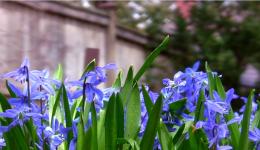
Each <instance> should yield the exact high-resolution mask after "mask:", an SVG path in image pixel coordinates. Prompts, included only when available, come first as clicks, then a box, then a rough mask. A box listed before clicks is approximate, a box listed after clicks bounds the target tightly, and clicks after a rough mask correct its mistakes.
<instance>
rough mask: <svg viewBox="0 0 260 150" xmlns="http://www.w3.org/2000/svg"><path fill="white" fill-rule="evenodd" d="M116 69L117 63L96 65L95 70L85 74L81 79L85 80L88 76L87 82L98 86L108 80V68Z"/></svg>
mask: <svg viewBox="0 0 260 150" xmlns="http://www.w3.org/2000/svg"><path fill="white" fill-rule="evenodd" d="M114 69H116V65H115V64H107V65H105V66H103V67H96V68H95V69H94V70H93V71H90V72H87V73H86V74H84V75H83V76H82V78H81V79H80V80H82V81H83V80H84V79H85V78H86V79H87V81H86V82H87V83H90V84H92V85H94V86H96V85H99V84H100V83H102V82H106V81H107V76H106V70H114Z"/></svg>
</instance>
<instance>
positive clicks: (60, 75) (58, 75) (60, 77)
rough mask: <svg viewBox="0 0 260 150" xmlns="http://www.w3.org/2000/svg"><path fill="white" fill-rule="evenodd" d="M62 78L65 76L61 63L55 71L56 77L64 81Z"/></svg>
mask: <svg viewBox="0 0 260 150" xmlns="http://www.w3.org/2000/svg"><path fill="white" fill-rule="evenodd" d="M62 78H63V69H62V66H61V64H59V65H58V68H57V69H56V71H55V72H54V79H56V80H59V81H62Z"/></svg>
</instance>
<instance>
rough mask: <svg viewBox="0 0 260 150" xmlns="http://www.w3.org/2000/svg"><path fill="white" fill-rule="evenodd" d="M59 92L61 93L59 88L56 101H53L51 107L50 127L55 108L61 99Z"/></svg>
mask: <svg viewBox="0 0 260 150" xmlns="http://www.w3.org/2000/svg"><path fill="white" fill-rule="evenodd" d="M61 92H62V87H60V89H59V91H58V93H57V95H56V99H55V102H54V105H53V107H52V109H51V110H50V111H51V120H50V125H52V123H53V119H54V116H55V113H56V110H57V107H58V106H59V103H60V99H61Z"/></svg>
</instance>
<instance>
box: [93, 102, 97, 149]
mask: <svg viewBox="0 0 260 150" xmlns="http://www.w3.org/2000/svg"><path fill="white" fill-rule="evenodd" d="M91 120H92V136H91V149H92V150H97V149H98V138H97V112H96V108H95V104H94V101H93V102H92V103H91Z"/></svg>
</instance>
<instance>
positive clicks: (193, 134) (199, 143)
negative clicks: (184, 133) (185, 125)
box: [189, 127, 208, 150]
mask: <svg viewBox="0 0 260 150" xmlns="http://www.w3.org/2000/svg"><path fill="white" fill-rule="evenodd" d="M189 143H190V147H191V148H192V149H193V150H201V149H208V139H207V136H206V134H205V132H204V131H203V130H202V129H195V130H194V129H193V127H192V128H190V130H189Z"/></svg>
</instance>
